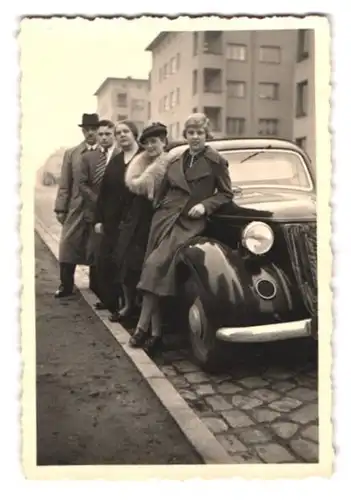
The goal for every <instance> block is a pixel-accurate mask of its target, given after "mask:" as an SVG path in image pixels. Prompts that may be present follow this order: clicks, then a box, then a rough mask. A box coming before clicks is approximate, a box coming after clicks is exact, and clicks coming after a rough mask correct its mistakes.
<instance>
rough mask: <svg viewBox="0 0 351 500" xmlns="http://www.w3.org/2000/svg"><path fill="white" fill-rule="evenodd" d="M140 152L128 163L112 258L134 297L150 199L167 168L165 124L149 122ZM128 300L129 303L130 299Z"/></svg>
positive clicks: (123, 313)
mask: <svg viewBox="0 0 351 500" xmlns="http://www.w3.org/2000/svg"><path fill="white" fill-rule="evenodd" d="M139 144H140V145H141V147H142V148H143V151H142V152H141V153H140V154H138V155H137V156H136V157H135V158H134V159H133V160H132V161H131V162H130V164H129V165H128V166H127V168H126V172H125V184H126V186H127V188H128V189H129V191H130V196H129V197H128V205H127V206H126V211H125V216H124V217H123V223H122V224H120V227H119V237H118V244H117V245H116V249H115V255H114V256H115V261H116V262H118V269H119V272H118V279H119V282H120V284H121V285H122V287H124V288H126V289H127V290H129V295H130V296H133V297H134V298H135V295H136V288H137V284H138V282H139V280H140V275H141V271H142V266H143V262H144V258H145V252H146V248H147V243H148V237H149V231H150V225H151V220H152V216H153V212H154V209H153V204H152V199H153V197H154V193H155V192H156V191H157V190H158V188H159V187H160V184H161V182H162V180H163V177H164V174H165V169H166V158H167V154H166V153H165V152H164V150H165V147H166V144H167V127H166V126H165V125H163V124H162V123H159V122H157V123H152V124H150V125H148V126H147V127H146V128H145V129H144V130H143V132H142V134H141V136H140V138H139ZM129 302H130V306H131V305H132V302H131V301H129ZM126 314H127V310H126V309H122V310H121V311H119V312H118V313H116V316H115V320H116V321H117V320H119V319H121V317H124V316H125V315H126Z"/></svg>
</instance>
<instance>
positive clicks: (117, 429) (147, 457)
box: [36, 237, 201, 465]
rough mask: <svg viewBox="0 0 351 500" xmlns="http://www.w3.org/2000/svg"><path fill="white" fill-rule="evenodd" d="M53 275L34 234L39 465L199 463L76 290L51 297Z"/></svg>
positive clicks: (55, 270) (54, 268)
mask: <svg viewBox="0 0 351 500" xmlns="http://www.w3.org/2000/svg"><path fill="white" fill-rule="evenodd" d="M57 280H58V265H57V262H56V260H55V258H54V257H53V256H52V254H51V253H50V252H49V250H48V249H47V248H46V246H45V245H44V244H43V242H42V241H41V240H40V239H39V238H38V237H36V317H37V322H36V339H37V429H38V438H37V450H38V451H37V461H38V462H37V463H38V465H88V464H91V465H105V464H124V465H125V464H126V465H134V464H140V465H141V464H151V465H152V464H200V463H201V461H200V458H199V457H198V456H197V454H196V453H195V451H194V450H193V449H192V447H191V446H190V444H189V443H188V441H187V440H186V438H185V436H184V435H183V433H182V432H181V431H180V429H179V428H178V426H177V425H176V423H175V422H174V421H173V419H172V418H171V416H170V415H169V414H168V412H167V411H166V410H165V408H164V407H163V406H162V405H161V403H160V402H159V400H158V399H157V397H156V396H155V394H154V393H153V392H152V390H151V389H150V387H149V386H148V384H147V383H146V382H145V381H144V380H143V378H142V376H141V375H140V374H139V373H138V372H137V370H136V368H135V367H134V365H133V364H132V363H131V362H130V361H129V360H128V359H127V357H126V356H125V354H124V353H123V350H122V349H121V347H120V346H119V345H118V344H117V342H116V341H115V339H114V338H113V337H112V335H111V334H110V332H109V331H108V330H107V329H106V327H105V326H104V325H103V323H102V322H101V321H100V320H99V318H98V317H97V316H96V315H95V314H94V313H93V312H92V310H91V309H90V307H89V306H88V305H87V303H86V302H85V301H84V299H83V298H82V297H81V295H80V294H79V293H77V294H76V295H75V296H74V297H72V298H69V299H65V300H59V301H58V300H55V299H54V298H53V294H54V291H55V289H56V286H57Z"/></svg>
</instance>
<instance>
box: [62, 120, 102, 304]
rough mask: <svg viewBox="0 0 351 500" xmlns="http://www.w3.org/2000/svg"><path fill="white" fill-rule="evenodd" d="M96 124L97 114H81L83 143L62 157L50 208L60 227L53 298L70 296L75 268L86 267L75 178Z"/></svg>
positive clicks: (93, 144)
mask: <svg viewBox="0 0 351 500" xmlns="http://www.w3.org/2000/svg"><path fill="white" fill-rule="evenodd" d="M98 125H99V117H98V115H97V114H95V113H94V114H87V113H84V114H83V117H82V121H81V123H80V124H79V127H81V129H82V132H83V135H84V141H83V142H81V143H80V144H79V145H78V146H75V147H73V148H70V149H68V150H67V151H66V152H65V155H64V158H63V163H62V167H61V175H60V182H59V189H58V192H57V197H56V201H55V208H54V211H55V213H56V218H57V220H58V221H59V222H60V224H62V231H61V239H60V247H59V263H60V281H61V283H60V286H59V288H58V290H57V291H56V293H55V297H56V298H61V297H67V296H68V295H71V294H72V293H73V285H74V273H75V269H76V266H77V265H87V264H88V263H87V261H86V247H87V242H88V224H87V222H86V220H85V218H84V216H83V215H84V214H83V204H84V202H83V198H82V196H81V192H80V189H79V179H80V169H81V166H82V158H83V155H84V154H85V153H86V152H88V151H90V150H95V149H96V148H97V142H96V141H97V131H98ZM92 152H93V151H92ZM90 278H91V273H90Z"/></svg>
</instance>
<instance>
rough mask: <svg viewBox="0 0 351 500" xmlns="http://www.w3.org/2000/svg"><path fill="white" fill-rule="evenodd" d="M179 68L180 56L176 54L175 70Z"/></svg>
mask: <svg viewBox="0 0 351 500" xmlns="http://www.w3.org/2000/svg"><path fill="white" fill-rule="evenodd" d="M179 68H180V54H179V52H178V54H177V57H176V70H177V71H178V70H179Z"/></svg>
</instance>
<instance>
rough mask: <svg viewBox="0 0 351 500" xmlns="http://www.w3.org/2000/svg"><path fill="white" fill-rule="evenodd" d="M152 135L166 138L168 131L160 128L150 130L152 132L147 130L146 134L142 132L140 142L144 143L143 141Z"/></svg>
mask: <svg viewBox="0 0 351 500" xmlns="http://www.w3.org/2000/svg"><path fill="white" fill-rule="evenodd" d="M151 137H163V138H166V137H167V132H166V131H165V130H164V129H162V130H160V129H158V130H150V132H146V133H145V134H141V136H140V138H139V142H140V144H143V142H145V141H146V139H151Z"/></svg>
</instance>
